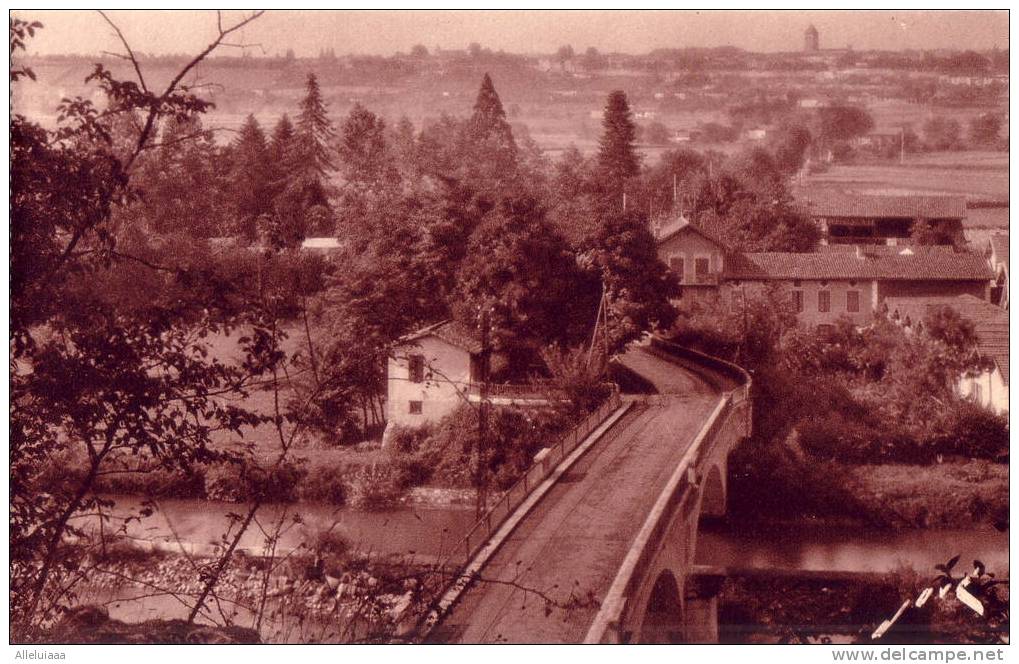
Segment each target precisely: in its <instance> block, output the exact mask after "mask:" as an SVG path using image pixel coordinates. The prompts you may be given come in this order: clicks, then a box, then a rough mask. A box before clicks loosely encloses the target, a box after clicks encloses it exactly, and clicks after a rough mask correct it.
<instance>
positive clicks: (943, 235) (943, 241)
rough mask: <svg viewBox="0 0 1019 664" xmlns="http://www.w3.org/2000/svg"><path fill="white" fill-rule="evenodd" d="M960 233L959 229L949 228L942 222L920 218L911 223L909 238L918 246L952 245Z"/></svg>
mask: <svg viewBox="0 0 1019 664" xmlns="http://www.w3.org/2000/svg"><path fill="white" fill-rule="evenodd" d="M961 231H962V229H961V228H958V227H952V226H949V225H947V224H945V223H944V222H941V223H934V222H933V221H931V220H930V219H926V218H922V217H921V218H920V219H917V220H916V221H914V222H913V225H912V227H911V228H910V229H909V237H910V239H911V240H912V241H913V243H914V244H917V245H920V246H931V245H954V244H955V241H956V237H957V236H961Z"/></svg>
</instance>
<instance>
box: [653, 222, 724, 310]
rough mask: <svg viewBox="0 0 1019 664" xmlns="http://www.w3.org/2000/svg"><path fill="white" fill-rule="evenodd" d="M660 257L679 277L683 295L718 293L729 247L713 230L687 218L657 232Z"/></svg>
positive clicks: (688, 296) (695, 295) (693, 296)
mask: <svg viewBox="0 0 1019 664" xmlns="http://www.w3.org/2000/svg"><path fill="white" fill-rule="evenodd" d="M656 235H657V241H658V256H659V258H661V260H662V262H663V263H665V264H666V265H667V266H668V267H669V269H670V270H671V271H672V272H673V274H675V275H676V276H677V277H679V283H680V286H681V288H682V293H683V297H686V298H696V297H699V296H703V295H711V294H714V293H715V292H716V291H717V290H718V286H719V284H720V283H721V280H722V274H723V271H724V269H725V265H726V257H727V255H728V254H730V253H731V252H729V250H728V249H727V248H726V246H725V244H724V243H723V242H722V241H721V240H720V239H719V238H717V237H716V236H715V235H714V234H712V233H711V232H709V231H707V230H705V229H704V228H701V227H700V226H697V225H696V224H692V223H690V222H689V221H687V219H686V218H684V217H682V216H681V217H680V218H679V219H678V220H677V221H674V222H672V223H670V224H667V225H665V226H662V227H661V228H659V229H658V232H657V234H656Z"/></svg>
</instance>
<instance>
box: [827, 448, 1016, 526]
mask: <svg viewBox="0 0 1019 664" xmlns="http://www.w3.org/2000/svg"><path fill="white" fill-rule="evenodd" d="M843 470H844V473H845V475H844V476H845V477H846V480H847V482H848V483H849V484H850V485H851V486H852V487H853V493H854V495H855V497H856V500H857V502H858V505H859V506H860V507H862V508H863V509H864V510H866V511H867V512H869V513H871V514H872V515H874V516H879V515H880V516H881V518H883V519H884V520H885V521H886V522H887V525H893V526H894V525H905V526H919V527H967V526H971V525H973V524H975V523H987V522H994V521H997V520H999V519H1001V518H1005V519H1007V517H1008V466H1007V465H1004V464H997V463H992V462H990V461H976V460H974V461H956V462H948V463H942V464H936V465H931V466H914V465H893V464H885V465H875V466H843Z"/></svg>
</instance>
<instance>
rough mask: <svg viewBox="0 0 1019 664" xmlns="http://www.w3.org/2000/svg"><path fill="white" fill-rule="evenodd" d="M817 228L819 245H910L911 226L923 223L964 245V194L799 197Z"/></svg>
mask: <svg viewBox="0 0 1019 664" xmlns="http://www.w3.org/2000/svg"><path fill="white" fill-rule="evenodd" d="M799 200H800V203H801V204H802V206H803V207H804V209H805V211H806V212H807V214H809V215H810V218H811V219H813V220H814V223H816V224H817V225H818V227H819V228H820V230H821V237H822V239H821V242H822V244H886V245H898V244H902V243H905V242H908V241H909V239H910V237H911V236H912V233H913V229H914V226H915V224H917V223H918V222H919V221H920V220H925V221H927V222H929V223H930V224H931V227H932V228H933V229H934V230H935V231H936V232H937V233H938V234H939V235H940V236H942V239H943V241H944V242H945V243H950V242H955V243H962V242H963V241H964V238H963V231H962V220H963V219H964V218H965V217H966V199H965V198H963V197H962V196H921V195H908V196H876V195H869V194H853V193H845V192H840V191H831V190H822V191H817V192H812V193H809V194H806V195H803V196H800V197H799Z"/></svg>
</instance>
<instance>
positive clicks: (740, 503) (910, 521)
mask: <svg viewBox="0 0 1019 664" xmlns="http://www.w3.org/2000/svg"><path fill="white" fill-rule="evenodd" d="M1008 474H1009V467H1008V464H1004V463H996V462H993V461H989V460H984V459H961V458H954V459H947V460H945V461H943V462H942V463H933V464H929V465H918V464H896V463H881V464H850V463H842V462H836V461H825V460H821V459H817V458H815V457H813V456H811V455H809V454H807V453H805V452H804V451H803V450H802V449H800V448H799V446H798V445H796V444H795V442H794V441H789V440H787V441H786V443H785V444H781V445H774V444H773V445H768V446H766V448H764V449H760V448H759V447H756V446H754V445H753V444H747V445H745V446H744V447H741V448H737V450H736V451H735V452H734V454H733V455H732V456H731V457H730V485H729V489H730V492H729V510H728V512H729V514H730V515H731V517H730V518H731V519H733V520H734V521H737V522H739V523H744V524H747V525H754V524H762V525H764V524H771V525H774V526H775V527H779V526H781V525H782V524H787V523H790V522H792V523H797V522H810V523H814V524H828V525H830V526H832V527H838V526H844V525H850V526H868V527H874V528H890V529H891V528H894V529H898V528H959V529H966V528H974V527H985V526H992V527H996V528H999V529H1003V528H1007V527H1008V500H1009V484H1008Z"/></svg>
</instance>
